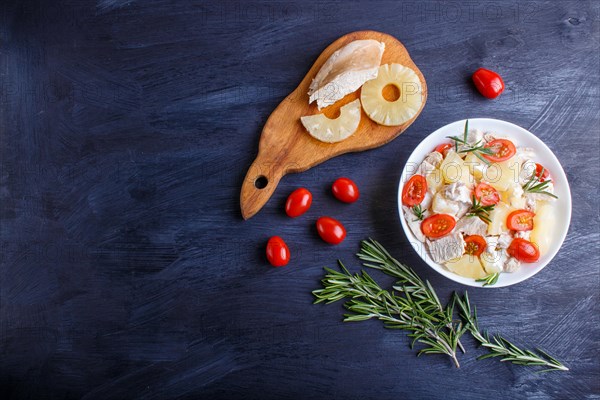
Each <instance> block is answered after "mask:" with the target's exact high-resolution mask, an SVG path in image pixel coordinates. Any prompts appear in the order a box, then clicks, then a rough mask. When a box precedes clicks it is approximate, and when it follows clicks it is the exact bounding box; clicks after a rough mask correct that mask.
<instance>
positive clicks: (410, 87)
mask: <svg viewBox="0 0 600 400" xmlns="http://www.w3.org/2000/svg"><path fill="white" fill-rule="evenodd" d="M388 85H394V86H396V88H397V89H398V90H399V91H400V96H399V97H398V99H396V100H395V101H388V100H386V99H385V98H384V97H383V88H385V87H386V86H388ZM360 101H361V103H362V106H363V109H364V110H365V112H366V113H367V115H368V116H369V118H371V119H372V120H373V121H375V122H377V123H378V124H380V125H385V126H396V125H401V124H403V123H405V122H406V121H408V120H410V119H411V118H413V117H414V116H415V115H416V114H417V113H418V112H419V109H420V108H421V105H422V104H423V91H422V88H421V81H420V80H419V77H418V76H417V74H416V73H415V72H414V71H413V70H412V69H410V68H408V67H405V66H403V65H400V64H385V65H382V66H381V67H379V73H378V74H377V78H375V79H372V80H370V81H367V82H366V83H365V84H364V85H363V87H362V90H361V93H360Z"/></svg>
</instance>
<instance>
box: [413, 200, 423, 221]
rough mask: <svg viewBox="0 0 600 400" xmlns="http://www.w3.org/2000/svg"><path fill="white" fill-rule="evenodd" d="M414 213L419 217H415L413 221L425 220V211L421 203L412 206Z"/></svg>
mask: <svg viewBox="0 0 600 400" xmlns="http://www.w3.org/2000/svg"><path fill="white" fill-rule="evenodd" d="M412 210H413V213H415V217H417V219H414V220H413V222H417V221H423V218H424V216H423V212H424V210H423V209H422V208H421V205H420V204H417V205H416V206H414V207H413V208H412Z"/></svg>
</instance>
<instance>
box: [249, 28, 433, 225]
mask: <svg viewBox="0 0 600 400" xmlns="http://www.w3.org/2000/svg"><path fill="white" fill-rule="evenodd" d="M359 39H374V40H378V41H380V42H383V43H385V51H384V52H383V57H382V59H381V64H389V63H398V64H402V65H405V66H407V67H409V68H411V69H412V70H413V71H415V72H416V74H417V75H418V76H419V79H420V80H421V87H422V90H423V93H422V96H423V103H422V105H421V109H419V112H418V113H417V114H416V115H415V116H414V117H413V118H412V119H410V120H409V121H407V122H406V123H404V124H402V125H398V126H391V127H389V126H382V125H379V124H377V123H375V122H373V121H372V120H371V119H369V117H368V116H367V115H366V114H365V112H364V111H362V110H361V112H362V115H361V121H360V124H359V126H358V130H357V131H356V132H355V133H354V134H353V135H352V136H350V137H349V138H348V139H346V140H343V141H341V142H338V143H323V142H321V141H319V140H317V139H315V138H313V137H312V136H310V134H309V133H308V132H307V131H306V129H304V126H302V123H301V122H300V117H301V116H304V115H312V114H318V113H320V112H323V113H325V115H326V116H328V117H330V118H334V117H336V116H337V115H339V109H340V108H341V107H342V106H343V105H345V104H347V103H349V102H351V101H353V100H355V99H357V98H359V97H360V89H358V90H357V91H356V92H354V93H350V94H348V95H347V96H346V97H344V98H343V99H341V100H340V101H338V102H337V103H335V104H333V105H331V106H329V107H327V108H324V109H322V110H321V111H319V110H318V109H317V105H316V102H314V103H313V104H311V105H309V104H308V94H307V93H308V87H309V85H310V83H311V81H312V79H313V78H314V77H315V75H316V74H317V72H319V69H321V66H322V65H323V64H324V63H325V61H327V59H328V58H329V56H331V54H332V53H333V52H335V51H336V50H338V49H340V48H341V47H343V46H345V45H346V44H348V43H350V42H352V41H354V40H359ZM392 90H393V89H392ZM384 95H387V93H385V92H384ZM426 100H427V84H426V82H425V78H424V77H423V74H422V73H421V71H420V70H419V68H417V66H416V65H415V63H414V62H413V61H412V59H411V58H410V56H409V54H408V52H407V51H406V48H405V47H404V45H402V43H400V41H399V40H398V39H396V38H394V37H393V36H390V35H388V34H385V33H381V32H375V31H358V32H352V33H349V34H347V35H344V36H342V37H340V38H339V39H337V40H336V41H335V42H333V43H332V44H330V45H329V46H328V47H327V48H326V49H325V50H324V51H323V52H322V53H321V55H320V56H319V58H317V61H315V63H314V64H313V66H312V68H311V69H310V71H308V74H306V76H305V77H304V79H303V80H302V82H301V83H300V85H299V86H298V87H297V88H296V90H294V91H293V92H292V93H290V94H289V95H288V96H287V97H286V98H285V99H284V100H283V101H282V102H281V103H280V104H279V106H277V108H276V109H275V110H274V111H273V113H271V115H270V116H269V118H268V119H267V122H266V123H265V126H264V128H263V131H262V134H261V137H260V142H259V145H258V156H257V157H256V159H255V160H254V162H253V163H252V165H251V166H250V168H249V169H248V173H247V174H246V177H245V179H244V182H243V184H242V192H241V195H240V204H241V209H242V216H243V217H244V219H248V218H250V217H252V216H254V215H255V214H256V213H257V212H258V211H259V210H260V209H261V208H262V207H263V206H264V205H265V203H266V202H267V201H268V200H269V198H270V197H271V195H272V194H273V192H274V191H275V189H276V188H277V184H278V183H279V181H280V179H281V178H282V177H283V176H284V175H286V174H288V173H295V172H302V171H306V170H307V169H309V168H311V167H313V166H315V165H317V164H320V163H322V162H323V161H326V160H329V159H330V158H332V157H335V156H337V155H340V154H344V153H349V152H355V151H362V150H368V149H372V148H375V147H379V146H381V145H384V144H386V143H388V142H390V141H391V140H393V139H394V138H396V137H397V136H398V135H400V134H401V133H402V132H404V131H405V130H406V128H408V127H409V126H410V125H411V124H412V123H413V122H414V120H415V119H417V117H418V116H419V114H420V113H421V110H422V109H423V107H424V106H425V101H426ZM341 175H343V173H342V172H340V176H341Z"/></svg>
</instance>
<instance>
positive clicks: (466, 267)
mask: <svg viewBox="0 0 600 400" xmlns="http://www.w3.org/2000/svg"><path fill="white" fill-rule="evenodd" d="M445 265H446V268H448V270H449V271H451V272H454V273H455V274H457V275H460V276H464V277H465V278H473V279H481V278H485V276H486V273H485V271H484V270H483V267H482V265H481V262H480V261H479V257H477V256H473V255H471V254H464V255H463V256H462V257H461V258H459V259H457V260H451V261H448V262H447V263H446V264H445Z"/></svg>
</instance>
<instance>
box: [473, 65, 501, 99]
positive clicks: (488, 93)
mask: <svg viewBox="0 0 600 400" xmlns="http://www.w3.org/2000/svg"><path fill="white" fill-rule="evenodd" d="M472 79H473V83H475V87H476V88H477V90H479V93H481V94H482V95H483V96H484V97H487V98H488V99H495V98H496V97H498V96H500V93H502V92H503V91H504V81H503V80H502V78H501V77H500V75H498V74H497V73H495V72H494V71H490V70H489V69H485V68H479V69H478V70H477V71H475V72H474V73H473V76H472Z"/></svg>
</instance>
